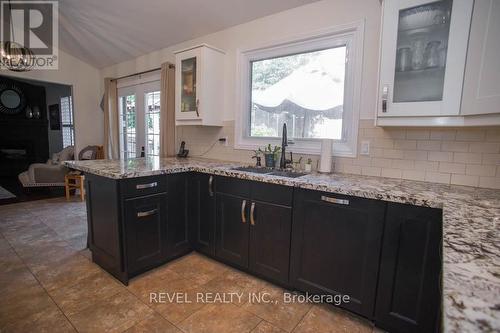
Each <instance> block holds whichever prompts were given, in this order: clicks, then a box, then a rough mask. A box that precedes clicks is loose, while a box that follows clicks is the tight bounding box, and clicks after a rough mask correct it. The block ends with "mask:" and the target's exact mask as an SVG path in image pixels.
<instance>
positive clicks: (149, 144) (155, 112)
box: [145, 91, 160, 156]
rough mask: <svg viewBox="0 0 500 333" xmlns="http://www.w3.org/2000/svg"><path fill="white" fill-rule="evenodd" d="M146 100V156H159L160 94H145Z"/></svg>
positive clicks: (154, 92)
mask: <svg viewBox="0 0 500 333" xmlns="http://www.w3.org/2000/svg"><path fill="white" fill-rule="evenodd" d="M145 100H146V155H147V156H160V92H159V91H153V92H148V93H146V94H145Z"/></svg>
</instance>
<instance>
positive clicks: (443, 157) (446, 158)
mask: <svg viewBox="0 0 500 333" xmlns="http://www.w3.org/2000/svg"><path fill="white" fill-rule="evenodd" d="M428 159H429V161H438V162H451V161H453V153H452V152H448V151H430V152H429V158H428Z"/></svg>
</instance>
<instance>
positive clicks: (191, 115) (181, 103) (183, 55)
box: [175, 44, 224, 126]
mask: <svg viewBox="0 0 500 333" xmlns="http://www.w3.org/2000/svg"><path fill="white" fill-rule="evenodd" d="M175 56H176V60H175V63H176V66H175V120H176V124H177V125H205V126H222V113H223V103H224V84H223V77H224V52H223V51H222V50H219V49H217V48H215V47H212V46H209V45H206V44H202V45H197V46H194V47H191V48H188V49H184V50H180V51H177V52H175Z"/></svg>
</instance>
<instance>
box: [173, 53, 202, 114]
mask: <svg viewBox="0 0 500 333" xmlns="http://www.w3.org/2000/svg"><path fill="white" fill-rule="evenodd" d="M201 60H202V49H201V48H195V49H191V50H187V51H184V52H180V53H178V54H176V66H175V72H176V73H175V74H176V75H175V96H176V98H175V112H176V119H177V120H195V119H200V118H201V109H199V108H198V107H199V103H200V97H201V89H200V82H201V72H202V70H201Z"/></svg>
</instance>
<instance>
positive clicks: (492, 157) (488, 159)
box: [483, 154, 500, 165]
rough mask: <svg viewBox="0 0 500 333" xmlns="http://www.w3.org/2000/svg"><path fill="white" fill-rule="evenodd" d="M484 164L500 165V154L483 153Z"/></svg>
mask: <svg viewBox="0 0 500 333" xmlns="http://www.w3.org/2000/svg"><path fill="white" fill-rule="evenodd" d="M483 164H493V165H500V154H483Z"/></svg>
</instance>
